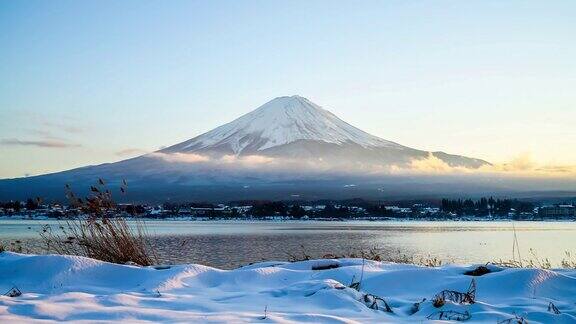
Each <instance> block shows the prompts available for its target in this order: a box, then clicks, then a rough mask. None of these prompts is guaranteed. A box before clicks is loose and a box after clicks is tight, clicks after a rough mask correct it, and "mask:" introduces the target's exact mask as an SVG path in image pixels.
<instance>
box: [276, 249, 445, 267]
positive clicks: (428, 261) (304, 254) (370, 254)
mask: <svg viewBox="0 0 576 324" xmlns="http://www.w3.org/2000/svg"><path fill="white" fill-rule="evenodd" d="M286 254H287V255H288V261H290V262H298V261H308V260H311V259H313V258H314V257H312V255H311V254H310V253H309V252H308V251H307V250H306V248H305V247H304V246H303V245H301V246H300V251H299V253H288V252H287V253H286ZM320 258H322V259H344V258H352V259H364V260H371V261H380V262H394V263H404V264H415V265H419V266H424V267H439V266H441V265H442V260H440V259H438V258H436V257H431V256H428V257H416V256H413V255H411V256H408V255H406V254H401V253H400V251H398V254H397V255H394V256H384V255H382V254H381V252H380V251H379V249H377V248H375V247H373V248H370V249H368V250H360V251H358V252H349V253H342V254H337V253H328V254H324V255H322V256H321V257H320Z"/></svg>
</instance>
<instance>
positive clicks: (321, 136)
mask: <svg viewBox="0 0 576 324" xmlns="http://www.w3.org/2000/svg"><path fill="white" fill-rule="evenodd" d="M160 152H161V153H166V154H172V153H195V154H205V155H209V156H215V155H216V156H218V155H226V154H228V155H235V156H245V155H263V156H270V157H274V158H291V159H312V160H322V161H323V162H325V163H330V164H338V165H342V164H351V163H352V164H363V165H366V164H370V165H379V166H382V165H398V166H405V165H406V164H409V163H410V162H411V161H413V160H419V159H425V158H427V157H428V156H429V155H430V154H431V152H427V151H422V150H417V149H412V148H409V147H406V146H403V145H400V144H397V143H395V142H392V141H388V140H384V139H382V138H379V137H377V136H374V135H371V134H368V133H366V132H364V131H362V130H361V129H358V128H356V127H354V126H352V125H350V124H348V123H346V122H345V121H343V120H341V119H340V118H338V117H337V116H336V115H334V114H333V113H331V112H329V111H328V110H325V109H323V108H321V107H320V106H318V105H316V104H314V103H312V102H311V101H310V100H308V99H306V98H303V97H300V96H291V97H278V98H275V99H273V100H271V101H269V102H267V103H265V104H264V105H262V106H260V107H259V108H257V109H256V110H254V111H252V112H249V113H247V114H245V115H243V116H241V117H240V118H238V119H236V120H234V121H232V122H230V123H228V124H225V125H222V126H220V127H217V128H215V129H213V130H211V131H209V132H207V133H204V134H202V135H200V136H197V137H195V138H192V139H190V140H188V141H185V142H182V143H179V144H176V145H174V146H171V147H168V148H166V149H163V150H161V151H160ZM432 154H434V156H436V157H437V158H439V159H440V160H442V161H444V162H445V163H447V164H448V165H450V166H458V167H466V168H478V167H480V166H482V165H487V164H488V162H486V161H483V160H480V159H473V158H467V157H463V156H458V155H450V154H446V153H443V152H434V153H432Z"/></svg>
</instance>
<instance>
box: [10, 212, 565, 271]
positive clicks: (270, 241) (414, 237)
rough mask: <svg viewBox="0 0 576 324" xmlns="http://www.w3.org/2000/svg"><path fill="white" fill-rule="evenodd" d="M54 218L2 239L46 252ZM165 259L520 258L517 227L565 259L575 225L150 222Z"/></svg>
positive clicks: (13, 223)
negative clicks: (515, 253)
mask: <svg viewBox="0 0 576 324" xmlns="http://www.w3.org/2000/svg"><path fill="white" fill-rule="evenodd" d="M43 224H52V225H58V222H57V221H47V220H0V241H3V242H8V241H13V240H21V241H22V242H23V244H24V246H25V247H26V248H27V249H29V250H30V251H31V252H34V253H45V251H44V248H43V245H42V244H41V242H40V241H39V240H38V231H39V230H40V229H41V227H42V225H43ZM147 224H148V228H149V232H150V233H151V234H152V235H153V237H154V244H155V245H157V246H158V248H159V251H160V252H159V254H160V255H159V258H160V259H161V261H163V262H165V263H202V264H206V265H210V266H215V267H219V268H228V269H229V268H234V267H238V266H241V265H246V264H248V263H251V262H256V261H262V260H286V259H287V258H288V254H297V255H301V254H302V246H304V248H305V250H306V253H307V254H309V255H311V256H313V257H321V256H322V255H325V254H329V253H332V254H344V253H350V252H355V251H356V252H357V251H359V250H366V249H369V248H373V247H375V248H377V249H378V250H379V252H380V253H381V254H382V255H384V256H385V257H396V256H398V255H399V254H401V255H409V256H415V257H416V258H426V257H429V256H431V257H437V258H439V259H441V260H444V261H447V262H460V263H484V262H488V261H493V260H498V259H505V260H508V259H511V258H512V242H513V237H514V230H513V228H514V229H515V231H516V235H517V237H518V243H519V245H520V251H521V253H522V256H523V257H528V256H529V255H530V252H529V250H530V249H534V250H535V251H536V252H537V253H538V255H539V256H540V257H542V258H544V257H546V258H549V259H550V261H552V263H553V264H557V263H559V262H560V260H562V258H563V257H564V256H565V251H571V252H573V254H576V223H574V222H394V221H387V222H365V221H349V222H316V221H306V222H297V221H295V222H264V221H254V222H251V221H234V222H228V221H147Z"/></svg>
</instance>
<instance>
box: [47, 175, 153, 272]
mask: <svg viewBox="0 0 576 324" xmlns="http://www.w3.org/2000/svg"><path fill="white" fill-rule="evenodd" d="M90 190H91V196H90V197H88V198H86V199H84V200H82V199H80V198H78V197H76V196H75V195H74V193H73V192H72V191H71V190H70V187H69V186H67V197H68V199H69V200H70V202H71V205H72V206H74V207H77V208H80V209H81V210H82V211H83V213H85V215H86V216H85V217H78V218H76V219H71V220H67V221H65V222H64V223H62V224H60V226H59V228H58V229H57V230H55V231H54V230H53V229H52V228H51V227H50V226H44V228H43V230H42V232H41V233H40V235H41V237H42V239H43V240H44V242H45V244H46V246H47V248H48V250H49V251H54V252H56V253H59V254H72V255H82V256H87V257H90V258H94V259H97V260H102V261H106V262H112V263H120V264H126V263H134V264H137V265H141V266H148V265H152V264H154V261H155V260H156V257H155V255H156V254H155V253H154V250H153V248H152V246H151V244H150V240H149V235H148V233H147V231H146V223H145V222H144V221H143V220H139V219H134V220H133V221H132V220H131V221H130V223H131V224H129V223H128V221H127V220H126V219H125V218H124V217H117V215H114V214H111V210H112V209H113V207H114V202H113V200H112V194H111V193H110V191H109V190H108V189H106V187H105V185H104V181H102V180H99V181H98V184H97V185H96V186H92V187H91V188H90ZM121 191H122V192H125V191H126V182H125V181H124V182H123V186H122V187H121ZM131 225H132V226H131Z"/></svg>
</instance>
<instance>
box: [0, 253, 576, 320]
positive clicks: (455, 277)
mask: <svg viewBox="0 0 576 324" xmlns="http://www.w3.org/2000/svg"><path fill="white" fill-rule="evenodd" d="M318 267H321V268H329V269H324V270H313V268H318ZM474 268H476V266H472V265H470V266H455V265H454V266H442V267H437V268H427V267H419V266H414V265H404V264H392V263H380V262H373V261H364V262H363V261H362V260H360V259H339V260H312V261H303V262H296V263H287V262H265V263H259V264H254V265H251V266H247V267H243V268H240V269H236V270H220V269H215V268H211V267H206V266H202V265H195V264H191V265H179V266H171V267H168V268H158V269H156V268H153V267H136V266H129V265H117V264H110V263H105V262H100V261H96V260H92V259H88V258H83V257H75V256H56V255H48V256H40V255H39V256H36V255H23V254H16V253H10V252H3V253H1V254H0V289H1V290H2V293H4V292H8V291H10V290H11V289H12V288H13V287H17V288H18V289H19V290H20V291H21V292H22V295H20V296H15V297H9V296H1V297H0V322H2V323H6V322H15V323H16V322H17V323H21V322H23V321H26V322H29V321H32V320H37V321H44V320H47V321H89V322H93V321H117V320H124V321H143V322H146V321H149V322H190V323H191V322H194V323H200V322H234V323H238V322H253V323H254V322H256V323H267V322H279V323H289V322H294V323H301V322H334V323H340V322H346V323H356V322H360V323H383V322H394V323H397V322H421V321H427V320H428V319H427V317H429V316H430V315H432V314H434V315H432V316H431V317H432V318H437V317H438V316H440V314H439V313H438V312H439V311H456V312H458V313H462V314H465V313H466V312H468V314H470V316H471V318H470V319H469V320H468V321H467V322H489V323H496V322H498V321H502V320H506V319H510V318H514V317H515V316H518V317H523V318H524V319H526V320H527V321H529V322H530V323H538V322H540V323H574V322H576V304H575V303H576V270H557V271H548V270H538V269H503V268H498V267H494V266H490V267H489V268H490V269H491V270H492V272H491V273H488V274H485V275H482V276H477V277H472V276H468V275H465V274H464V272H466V271H468V270H471V269H474ZM360 278H361V279H362V280H361V284H360V291H356V290H354V289H352V288H349V287H348V286H349V285H350V284H351V283H352V282H357V281H359V279H360ZM472 278H474V279H475V283H476V287H477V289H476V296H475V303H473V304H468V303H466V304H457V303H454V302H450V301H447V302H446V304H445V305H444V306H442V307H440V308H436V307H434V306H433V305H432V302H431V300H432V299H433V297H434V296H435V295H436V294H437V293H439V292H441V291H442V290H445V289H449V290H455V291H460V292H466V291H467V290H468V288H469V286H470V283H471V280H472ZM366 294H372V295H375V296H378V297H381V298H383V300H384V301H385V302H386V303H387V304H388V305H389V306H390V308H391V310H392V313H389V312H386V311H385V305H384V302H382V301H380V300H376V305H377V306H378V310H376V309H371V308H370V307H369V306H373V305H372V304H373V302H374V301H375V300H374V296H372V295H368V296H367V295H366ZM424 298H426V301H424V302H422V303H421V304H420V305H419V307H415V306H414V303H417V302H420V301H422V299H424ZM551 302H552V303H553V304H554V306H556V308H557V311H558V312H559V313H560V314H556V313H557V312H555V310H554V309H549V308H550V303H551ZM373 308H376V307H374V306H373ZM446 314H447V315H454V313H446ZM510 323H515V322H510Z"/></svg>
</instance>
